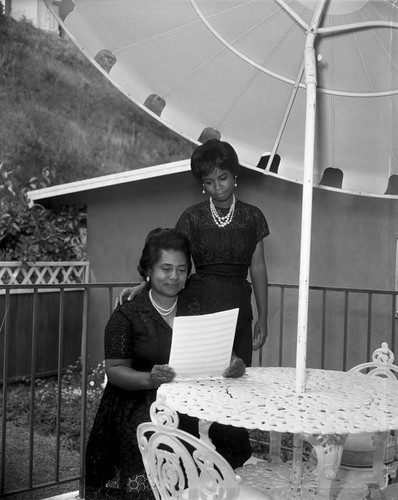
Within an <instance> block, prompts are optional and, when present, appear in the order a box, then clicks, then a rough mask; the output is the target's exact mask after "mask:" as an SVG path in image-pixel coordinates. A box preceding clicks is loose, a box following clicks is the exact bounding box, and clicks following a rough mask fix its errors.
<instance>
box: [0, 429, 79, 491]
mask: <svg viewBox="0 0 398 500" xmlns="http://www.w3.org/2000/svg"><path fill="white" fill-rule="evenodd" d="M6 429H7V438H6V442H7V449H6V462H5V491H13V490H17V489H22V488H24V487H28V480H29V470H30V463H29V445H30V432H29V429H27V428H25V427H19V426H16V425H14V424H13V423H11V422H8V423H7V427H6ZM55 450H56V439H55V437H54V436H45V435H41V434H36V436H35V439H34V458H33V484H34V485H35V484H36V485H37V484H39V483H47V482H50V481H54V479H55V463H56V461H55ZM79 466H80V464H79V453H78V452H77V451H74V450H71V449H70V447H68V446H65V445H62V446H61V452H60V471H61V474H60V479H62V478H66V477H73V476H76V475H78V474H79ZM78 489H79V485H78V483H77V482H76V481H74V482H71V483H67V484H62V485H58V486H56V487H51V488H44V489H40V490H33V491H29V492H27V493H18V494H16V495H13V496H12V497H11V498H12V499H13V500H17V499H18V500H36V499H37V500H40V499H42V498H46V497H49V496H53V495H59V494H61V493H67V492H69V491H75V490H78Z"/></svg>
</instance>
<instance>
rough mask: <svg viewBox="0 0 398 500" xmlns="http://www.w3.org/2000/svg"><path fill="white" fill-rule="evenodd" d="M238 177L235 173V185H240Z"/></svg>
mask: <svg viewBox="0 0 398 500" xmlns="http://www.w3.org/2000/svg"><path fill="white" fill-rule="evenodd" d="M237 179H238V177H237V176H236V175H235V187H238V182H237Z"/></svg>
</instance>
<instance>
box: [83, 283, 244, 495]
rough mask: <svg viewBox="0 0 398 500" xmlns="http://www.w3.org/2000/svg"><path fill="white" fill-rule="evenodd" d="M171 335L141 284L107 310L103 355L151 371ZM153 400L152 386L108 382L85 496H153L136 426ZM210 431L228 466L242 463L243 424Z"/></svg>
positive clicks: (187, 425)
mask: <svg viewBox="0 0 398 500" xmlns="http://www.w3.org/2000/svg"><path fill="white" fill-rule="evenodd" d="M186 298H187V300H185V299H184V291H183V292H181V293H180V296H179V300H178V309H177V314H181V313H183V314H186V313H187V310H188V309H190V308H191V307H190V304H192V301H193V302H196V301H195V300H194V298H193V296H192V294H186ZM180 305H181V310H182V311H180ZM191 309H192V308H191ZM171 338H172V329H171V328H170V326H169V325H168V324H167V323H166V322H165V321H164V319H163V318H162V317H161V316H160V314H159V313H158V312H157V311H156V310H155V309H154V308H153V306H152V304H151V303H150V300H149V297H148V291H147V289H144V290H143V291H142V292H141V293H140V294H139V295H137V296H136V297H135V299H134V301H132V302H127V301H126V302H125V303H124V304H123V305H122V306H119V307H118V308H117V309H116V310H115V311H114V312H113V313H112V316H111V318H110V319H109V321H108V324H107V326H106V329H105V342H104V343H105V359H130V358H131V359H132V367H133V368H134V369H136V370H139V371H145V372H150V371H151V369H152V367H153V366H154V365H155V364H165V363H168V360H169V355H170V348H171ZM155 399H156V390H137V391H126V390H123V389H120V388H118V387H116V386H114V385H112V384H111V383H110V382H108V383H107V385H106V387H105V389H104V393H103V395H102V399H101V402H100V405H99V408H98V410H97V414H96V417H95V420H94V424H93V428H92V430H91V433H90V436H89V439H88V443H87V448H86V461H85V469H86V471H85V478H86V487H85V499H86V500H115V499H123V500H148V499H151V500H152V499H153V498H154V496H153V494H152V491H151V488H150V486H149V482H148V480H147V477H146V473H145V470H144V465H143V463H142V459H141V453H140V451H139V449H138V445H137V436H136V430H137V426H138V425H139V424H140V423H142V422H148V421H150V415H149V408H150V405H151V404H152V403H153V401H155ZM179 417H180V425H179V427H180V428H182V429H183V430H186V431H187V432H190V433H191V434H193V435H196V436H199V435H198V421H197V419H195V418H192V417H188V416H186V415H180V416H179ZM209 436H210V438H211V439H212V440H213V443H214V445H215V446H216V449H217V450H218V451H219V452H220V453H221V454H222V455H223V456H224V457H225V458H226V460H228V461H229V463H230V464H231V466H232V467H233V468H236V467H240V466H241V465H243V463H244V462H245V461H246V460H247V459H248V458H249V457H250V455H251V448H250V443H249V441H248V436H247V432H246V431H245V430H244V429H237V428H233V429H232V430H231V429H229V427H227V426H224V425H220V424H213V425H212V426H211V428H210V432H209Z"/></svg>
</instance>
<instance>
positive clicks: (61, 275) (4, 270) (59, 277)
mask: <svg viewBox="0 0 398 500" xmlns="http://www.w3.org/2000/svg"><path fill="white" fill-rule="evenodd" d="M88 271H89V263H88V262H35V263H28V264H23V263H22V262H0V283H1V284H4V285H41V284H43V285H44V284H47V285H49V284H62V283H63V284H65V283H66V284H79V283H87V282H88Z"/></svg>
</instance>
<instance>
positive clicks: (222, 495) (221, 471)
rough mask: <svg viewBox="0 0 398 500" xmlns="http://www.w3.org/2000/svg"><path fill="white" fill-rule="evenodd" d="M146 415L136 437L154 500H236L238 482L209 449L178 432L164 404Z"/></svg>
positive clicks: (172, 414) (175, 420)
mask: <svg viewBox="0 0 398 500" xmlns="http://www.w3.org/2000/svg"><path fill="white" fill-rule="evenodd" d="M150 413H151V422H145V423H142V424H140V425H139V426H138V427H137V437H138V446H139V448H140V451H141V455H142V459H143V462H144V466H145V470H146V473H147V475H148V480H149V482H150V484H151V487H152V490H153V492H154V494H155V497H156V498H157V499H158V500H166V499H184V500H185V499H195V500H199V499H206V500H212V499H219V500H222V499H225V500H233V499H236V498H238V496H239V481H240V478H239V476H237V475H236V474H235V472H234V471H233V469H232V467H231V466H230V465H229V463H228V462H227V461H226V460H225V459H224V458H223V457H222V456H221V455H220V454H219V453H218V452H217V451H216V450H215V449H214V447H213V446H212V445H210V444H208V443H206V442H204V441H203V440H201V439H198V438H196V437H194V436H192V435H191V434H189V433H187V432H185V431H182V430H180V429H178V415H177V413H176V412H175V411H174V410H172V409H171V408H170V407H168V406H167V405H166V404H165V403H164V401H159V400H157V401H155V402H154V403H153V404H152V406H151V411H150Z"/></svg>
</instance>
